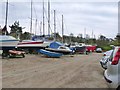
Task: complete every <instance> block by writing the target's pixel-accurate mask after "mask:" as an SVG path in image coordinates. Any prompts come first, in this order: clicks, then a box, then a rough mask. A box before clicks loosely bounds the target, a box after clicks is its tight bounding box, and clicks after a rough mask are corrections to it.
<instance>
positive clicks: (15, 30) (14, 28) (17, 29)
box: [9, 21, 22, 38]
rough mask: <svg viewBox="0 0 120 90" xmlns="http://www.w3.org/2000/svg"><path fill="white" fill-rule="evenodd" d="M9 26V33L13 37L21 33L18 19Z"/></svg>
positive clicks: (17, 36)
mask: <svg viewBox="0 0 120 90" xmlns="http://www.w3.org/2000/svg"><path fill="white" fill-rule="evenodd" d="M9 27H10V28H11V30H10V34H11V35H12V36H14V37H15V38H19V37H20V36H21V34H22V27H20V25H19V21H15V22H14V24H13V25H11V26H9Z"/></svg>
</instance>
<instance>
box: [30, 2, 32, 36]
mask: <svg viewBox="0 0 120 90" xmlns="http://www.w3.org/2000/svg"><path fill="white" fill-rule="evenodd" d="M30 19H31V22H30V33H31V34H32V0H31V18H30Z"/></svg>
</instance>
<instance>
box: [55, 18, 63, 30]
mask: <svg viewBox="0 0 120 90" xmlns="http://www.w3.org/2000/svg"><path fill="white" fill-rule="evenodd" d="M56 18H57V21H58V25H59V28H60V30H61V29H62V27H61V22H60V19H59V18H58V17H57V16H56Z"/></svg>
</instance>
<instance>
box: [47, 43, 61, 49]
mask: <svg viewBox="0 0 120 90" xmlns="http://www.w3.org/2000/svg"><path fill="white" fill-rule="evenodd" d="M59 46H63V44H62V43H60V42H52V43H50V46H49V48H54V49H57V48H58V47H59Z"/></svg>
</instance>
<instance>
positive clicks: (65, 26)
mask: <svg viewBox="0 0 120 90" xmlns="http://www.w3.org/2000/svg"><path fill="white" fill-rule="evenodd" d="M65 22H66V20H65V19H64V28H65V31H66V32H68V33H69V31H68V29H67V25H66V23H65Z"/></svg>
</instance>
